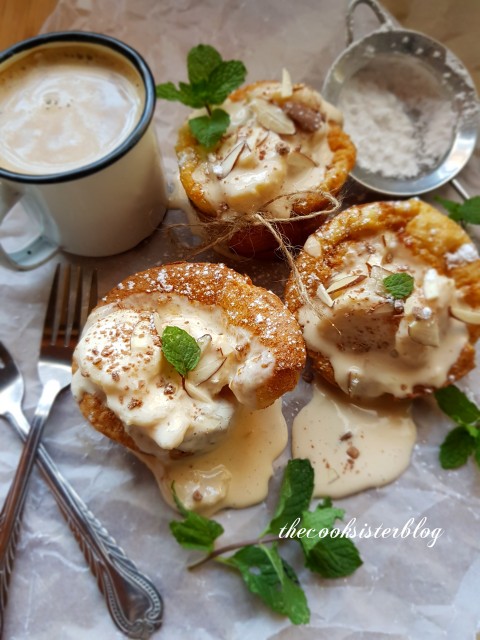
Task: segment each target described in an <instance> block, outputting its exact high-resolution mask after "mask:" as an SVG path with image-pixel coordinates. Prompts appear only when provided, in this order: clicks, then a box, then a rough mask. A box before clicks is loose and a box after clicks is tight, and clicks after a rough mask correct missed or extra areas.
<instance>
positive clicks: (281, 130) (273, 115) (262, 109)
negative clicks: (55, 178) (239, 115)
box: [252, 98, 295, 135]
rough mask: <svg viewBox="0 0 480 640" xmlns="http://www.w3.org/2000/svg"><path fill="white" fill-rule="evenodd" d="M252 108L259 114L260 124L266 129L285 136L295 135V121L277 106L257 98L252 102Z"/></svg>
mask: <svg viewBox="0 0 480 640" xmlns="http://www.w3.org/2000/svg"><path fill="white" fill-rule="evenodd" d="M252 108H253V110H254V111H255V113H256V114H257V120H258V122H259V123H260V124H261V125H262V127H265V129H269V130H270V131H273V132H274V133H278V134H283V135H293V134H294V133H295V125H294V124H293V121H292V120H291V119H290V118H289V117H288V116H287V114H286V113H284V112H283V111H282V110H281V109H280V107H277V105H275V104H272V103H271V102H267V101H266V100H262V98H256V99H255V100H252Z"/></svg>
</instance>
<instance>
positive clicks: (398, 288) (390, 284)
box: [383, 272, 415, 300]
mask: <svg viewBox="0 0 480 640" xmlns="http://www.w3.org/2000/svg"><path fill="white" fill-rule="evenodd" d="M383 285H384V287H385V289H386V290H387V291H388V293H389V294H390V295H391V296H392V297H393V298H395V299H396V300H403V299H405V298H408V296H409V295H411V293H412V292H413V287H414V285H415V280H414V279H413V277H412V276H411V275H410V274H409V273H404V272H402V273H392V275H391V276H387V277H386V278H384V279H383Z"/></svg>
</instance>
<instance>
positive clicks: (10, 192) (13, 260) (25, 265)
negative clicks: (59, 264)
mask: <svg viewBox="0 0 480 640" xmlns="http://www.w3.org/2000/svg"><path fill="white" fill-rule="evenodd" d="M21 197H22V194H21V193H19V192H18V191H15V190H14V189H12V188H11V187H10V186H8V185H6V184H5V183H4V182H0V224H1V223H2V221H3V219H4V218H5V216H6V215H7V213H8V212H9V211H10V209H11V208H12V207H13V206H14V205H15V204H16V203H17V202H18V201H19V200H20V199H21ZM58 248H59V247H58V245H56V244H54V243H53V242H52V241H51V240H48V239H47V238H45V237H44V236H43V235H42V233H41V232H40V233H39V234H38V235H37V236H36V237H35V238H33V240H30V241H29V242H28V243H27V244H26V245H25V246H24V247H22V248H21V249H17V250H16V251H6V249H5V248H4V247H3V246H2V243H1V242H0V262H3V263H4V264H5V265H6V266H8V267H10V268H12V267H13V268H14V269H17V270H19V271H28V270H29V269H35V267H38V266H39V265H41V264H43V263H44V262H46V261H47V260H48V259H49V258H51V257H52V256H53V255H54V254H55V253H56V252H57V251H58Z"/></svg>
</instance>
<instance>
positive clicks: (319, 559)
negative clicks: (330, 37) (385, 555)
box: [300, 534, 363, 578]
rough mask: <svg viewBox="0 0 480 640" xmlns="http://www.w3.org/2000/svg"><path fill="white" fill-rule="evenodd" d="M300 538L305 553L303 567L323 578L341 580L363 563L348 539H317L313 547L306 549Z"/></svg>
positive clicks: (302, 539)
mask: <svg viewBox="0 0 480 640" xmlns="http://www.w3.org/2000/svg"><path fill="white" fill-rule="evenodd" d="M305 540H306V538H301V539H300V542H301V543H302V547H303V550H304V552H305V566H306V567H308V568H309V569H310V571H314V572H315V573H319V574H320V575H321V576H323V577H324V578H343V577H345V576H349V575H350V574H352V573H353V572H354V571H355V570H356V569H358V567H360V566H361V565H362V564H363V562H362V559H361V558H360V554H359V553H358V549H357V548H356V546H355V545H354V544H353V542H352V541H351V540H350V538H342V537H341V535H340V534H338V537H331V536H330V535H328V536H326V537H325V538H319V539H318V540H317V542H316V544H315V545H313V546H311V545H309V546H308V547H306V546H305V545H304V541H305Z"/></svg>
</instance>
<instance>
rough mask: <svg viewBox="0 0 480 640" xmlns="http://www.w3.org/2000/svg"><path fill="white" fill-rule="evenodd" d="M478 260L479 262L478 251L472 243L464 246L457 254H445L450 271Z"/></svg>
mask: <svg viewBox="0 0 480 640" xmlns="http://www.w3.org/2000/svg"><path fill="white" fill-rule="evenodd" d="M476 260H478V251H477V248H476V247H475V245H474V244H471V243H466V244H462V245H461V246H460V247H459V248H458V249H457V250H456V251H455V252H453V253H446V254H445V262H446V263H447V265H448V267H449V268H450V269H452V268H453V267H459V266H462V265H464V264H467V263H468V262H475V261H476Z"/></svg>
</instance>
